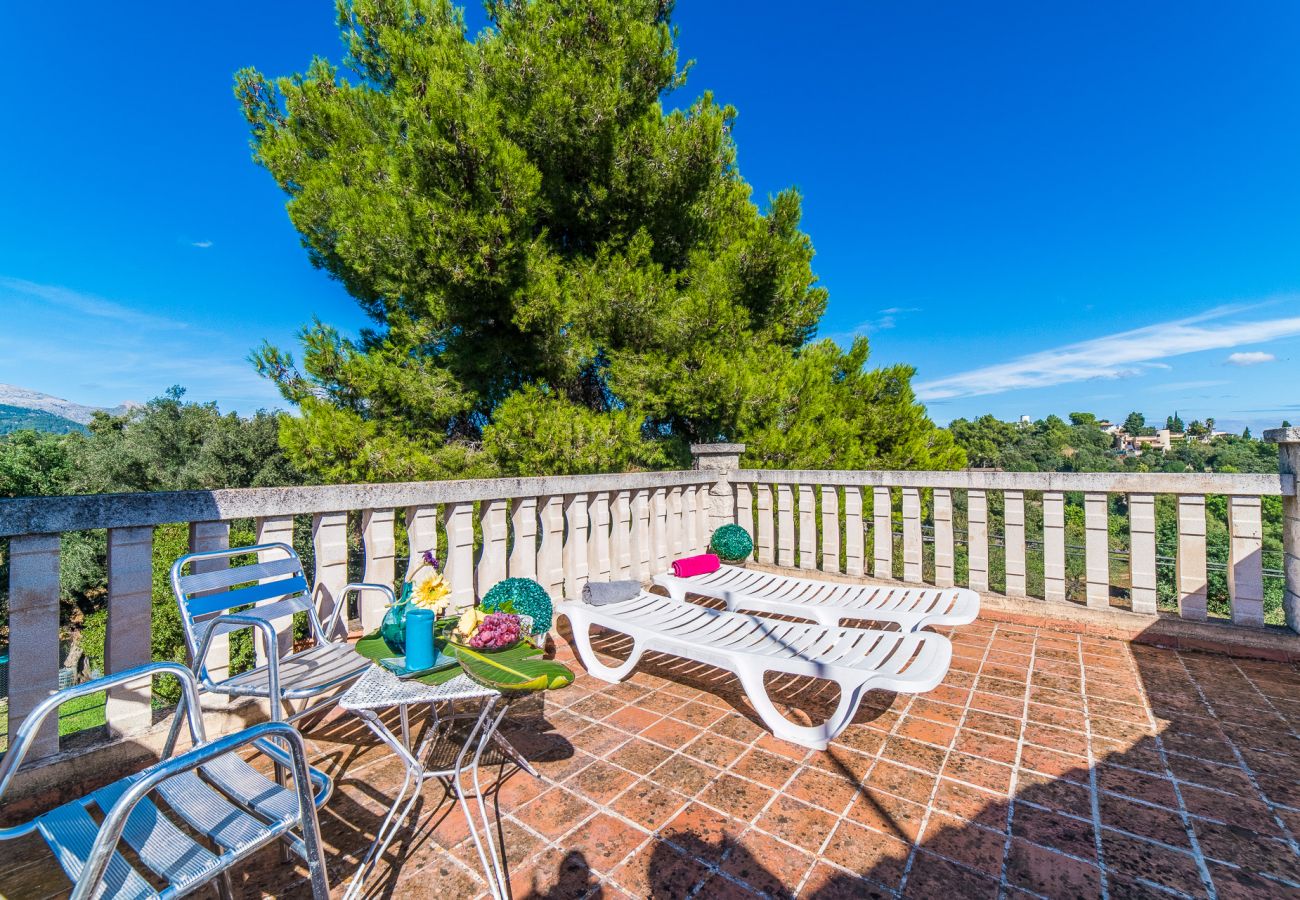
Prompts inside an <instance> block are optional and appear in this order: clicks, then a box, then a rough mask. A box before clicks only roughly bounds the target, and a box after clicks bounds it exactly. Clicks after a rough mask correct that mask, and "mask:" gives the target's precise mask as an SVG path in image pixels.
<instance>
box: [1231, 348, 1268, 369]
mask: <svg viewBox="0 0 1300 900" xmlns="http://www.w3.org/2000/svg"><path fill="white" fill-rule="evenodd" d="M1275 359H1277V357H1276V356H1274V355H1273V354H1272V353H1261V352H1260V351H1258V350H1251V351H1249V352H1246V353H1233V354H1230V355H1229V356H1228V364H1229V365H1233V366H1257V365H1259V364H1260V363H1266V362H1272V361H1273V360H1275Z"/></svg>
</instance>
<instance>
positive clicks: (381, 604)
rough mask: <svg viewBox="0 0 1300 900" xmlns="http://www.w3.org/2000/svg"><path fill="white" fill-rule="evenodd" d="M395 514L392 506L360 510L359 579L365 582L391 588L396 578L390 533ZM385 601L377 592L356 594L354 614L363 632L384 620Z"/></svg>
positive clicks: (392, 542) (395, 558)
mask: <svg viewBox="0 0 1300 900" xmlns="http://www.w3.org/2000/svg"><path fill="white" fill-rule="evenodd" d="M394 519H395V513H394V511H393V510H391V509H367V510H363V511H362V513H361V541H362V544H363V545H364V546H365V552H366V565H365V570H364V572H363V574H362V576H361V580H362V581H364V582H366V583H367V584H383V585H387V586H388V587H392V586H393V583H394V582H395V581H396V580H397V541H396V539H395V538H394V536H393V522H394ZM386 606H387V603H386V601H385V599H384V595H383V594H381V593H379V592H378V591H361V592H359V593H358V594H357V607H358V609H357V614H358V617H359V618H360V619H361V630H362V631H363V632H365V633H366V634H369V633H370V632H372V631H374V630H375V629H377V628H378V627H379V626H380V624H381V623H382V622H383V621H384V613H385V612H386V609H385V607H386Z"/></svg>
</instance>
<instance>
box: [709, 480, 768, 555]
mask: <svg viewBox="0 0 1300 900" xmlns="http://www.w3.org/2000/svg"><path fill="white" fill-rule="evenodd" d="M736 524H737V525H739V526H740V527H741V528H743V529H745V530H746V531H748V532H749V537H750V539H751V540H754V539H755V537H756V535H757V532H756V530H755V527H754V494H753V491H752V490H751V489H750V487H749V485H748V484H744V483H740V484H737V485H736ZM711 537H712V535H708V534H706V535H705V536H704V546H705V547H706V548H707V547H708V544H709V540H710V538H711ZM751 555H754V556H755V558H757V555H756V554H751Z"/></svg>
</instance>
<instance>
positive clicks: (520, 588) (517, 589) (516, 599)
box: [479, 578, 554, 634]
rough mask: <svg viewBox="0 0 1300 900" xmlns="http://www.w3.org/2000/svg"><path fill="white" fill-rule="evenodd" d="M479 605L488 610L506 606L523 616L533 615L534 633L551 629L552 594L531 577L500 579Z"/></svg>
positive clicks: (552, 615)
mask: <svg viewBox="0 0 1300 900" xmlns="http://www.w3.org/2000/svg"><path fill="white" fill-rule="evenodd" d="M479 606H481V607H483V609H485V610H487V611H488V612H492V611H493V610H497V609H502V608H505V609H507V610H508V611H510V612H514V613H516V614H518V615H521V616H532V617H533V631H532V633H533V634H544V633H546V632H547V631H550V630H551V620H552V618H553V617H554V608H553V607H552V606H551V598H550V595H549V594H547V593H546V588H544V587H542V586H541V585H540V584H538V583H537V582H536V581H533V580H532V579H531V578H507V579H506V580H505V581H498V582H497V583H496V584H494V585H492V587H491V588H490V589H489V590H488V592H487V593H486V594H484V595H483V600H482V601H481V602H480V603H479Z"/></svg>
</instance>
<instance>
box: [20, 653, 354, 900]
mask: <svg viewBox="0 0 1300 900" xmlns="http://www.w3.org/2000/svg"><path fill="white" fill-rule="evenodd" d="M158 674H170V675H174V676H175V677H176V678H177V679H178V680H179V681H180V683H181V689H182V693H181V702H180V706H179V707H178V708H177V710H176V713H175V715H176V718H177V719H178V720H179V719H180V718H181V716H182V715H184V717H185V720H186V721H187V722H188V723H189V729H190V738H191V740H192V741H193V747H192V748H191V749H190V750H188V751H187V752H185V753H182V754H179V755H176V756H171V755H170V751H168V752H167V753H165V754H164V758H163V759H162V761H161V762H158V763H155V764H154V765H152V766H149V767H148V768H146V769H144V770H143V771H140V772H137V773H135V774H134V775H129V776H127V777H126V778H123V779H121V780H119V781H115V782H114V783H112V784H110V785H108V786H107V787H104V788H100V789H99V790H97V791H95V792H93V793H91V794H89V795H88V796H85V797H81V798H79V799H77V800H73V801H71V802H69V803H65V804H63V805H61V806H58V807H56V808H54V809H52V810H50V811H49V812H47V813H44V814H43V815H40V816H37V817H36V818H34V819H32V820H30V821H28V822H25V823H23V824H21V825H16V826H12V827H10V828H3V829H0V840H9V839H12V838H16V837H20V836H22V835H26V834H30V833H33V832H35V833H38V834H39V835H40V836H41V837H42V838H43V839H44V840H45V843H46V844H47V845H48V846H49V848H50V850H51V851H53V853H54V856H55V858H56V859H57V860H58V863H59V865H60V866H61V867H62V868H63V871H64V872H65V873H66V874H67V876H68V878H70V879H71V880H72V882H73V885H74V886H73V889H72V895H71V896H72V900H88V898H92V897H95V898H98V897H112V898H128V900H143V898H171V897H180V896H183V895H185V894H188V893H191V892H192V891H194V890H196V889H198V888H200V887H202V886H203V885H206V884H208V883H210V882H213V881H215V882H216V885H215V886H216V888H217V891H218V893H219V894H220V895H221V896H222V897H223V898H231V897H233V887H232V884H231V881H230V869H231V868H232V867H233V866H235V865H236V864H237V863H239V862H240V861H241V860H243V859H245V858H246V857H248V856H249V855H251V854H252V853H254V852H256V851H257V850H259V849H260V848H262V847H264V846H266V845H267V844H269V843H272V842H275V841H279V842H281V843H282V844H284V845H286V846H287V849H288V850H289V851H290V852H293V853H296V854H297V855H298V856H300V857H301V858H302V859H304V860H305V861H306V863H307V867H308V870H309V872H310V882H311V891H312V895H313V896H314V897H316V898H317V900H325V898H328V897H329V879H328V876H327V874H326V870H325V860H324V857H323V855H322V847H321V838H320V826H319V823H318V822H317V819H316V810H317V808H318V807H319V806H322V805H323V804H324V803H325V802H326V801H327V800H328V799H329V796H330V793H331V791H332V790H333V783H332V782H331V781H330V778H329V776H327V775H325V774H324V773H322V772H319V771H317V770H315V769H313V768H311V767H310V766H308V765H307V752H306V748H305V746H304V744H303V739H302V735H300V734H298V732H297V731H296V730H294V728H293V726H292V725H289V724H287V723H285V722H263V723H261V724H258V725H254V726H252V727H251V728H247V729H245V730H243V731H241V732H239V733H238V734H232V735H229V736H227V737H222V738H217V739H216V740H214V741H208V740H207V736H206V734H205V733H204V729H203V714H202V711H201V710H200V709H199V697H198V687H197V684H196V680H195V677H194V674H193V673H192V672H190V671H189V670H188V669H186V668H185V667H184V666H182V665H179V664H177V663H153V664H150V665H146V666H139V667H138V668H135V669H130V670H128V671H126V672H121V673H118V674H116V675H110V676H108V677H107V678H100V679H96V680H94V681H88V682H86V683H84V684H80V685H77V686H76V687H72V688H68V689H67V690H63V691H60V692H58V693H57V694H53V695H51V696H49V697H47V698H46V699H44V700H42V701H41V702H40V703H39V704H37V706H36V708H35V709H33V710H32V712H31V714H30V715H29V716H28V717H27V718H26V719H24V720H23V724H22V726H21V727H20V728H19V729H18V732H17V734H16V735H15V736H14V739H13V742H12V743H11V744H10V746H9V752H8V753H6V754H5V757H4V760H3V762H0V797H3V795H4V792H5V790H6V789H7V788H8V787H9V785H10V783H11V782H12V780H13V777H14V774H15V773H16V772H17V771H18V769H19V767H20V766H21V765H22V762H23V757H24V756H26V754H27V750H28V747H29V745H30V744H31V740H32V737H33V735H34V734H35V732H36V730H37V729H38V728H39V727H40V726H41V723H42V722H43V721H44V720H45V719H46V717H47V716H49V714H50V713H52V712H55V711H56V710H57V709H58V708H59V706H61V705H62V704H64V703H67V702H68V701H69V700H75V699H76V698H78V697H84V696H86V695H87V694H93V693H95V692H98V691H104V690H107V689H108V688H111V687H116V686H118V685H121V684H126V683H129V682H132V681H134V680H135V679H138V678H141V677H146V676H151V675H158ZM274 741H280V742H282V743H283V745H284V747H286V748H287V750H286V749H282V748H281V747H280V746H277V745H276V743H274ZM249 749H253V750H257V751H260V752H261V753H262V754H265V755H266V756H269V757H270V758H271V759H272V760H273V761H274V763H275V765H276V766H277V767H279V768H281V769H282V770H286V771H288V772H290V773H292V775H293V785H292V787H283V786H281V785H279V784H276V783H275V782H274V781H272V780H271V779H269V778H267V777H266V776H265V775H263V774H262V773H261V772H259V771H258V770H257V769H255V768H254V767H253V766H252V765H250V764H249V761H247V760H246V759H245V758H244V757H245V756H246V755H247V754H246V752H243V751H247V750H249ZM92 809H96V810H98V815H97V816H92V815H91V810H92ZM178 823H183V824H184V825H185V826H186V828H185V829H182V828H181V827H180V824H178ZM194 835H199V836H201V839H196V838H195V836H194ZM124 845H125V846H124ZM126 847H129V848H130V849H131V851H132V853H131V857H130V859H128V857H127V856H126V855H124V854H123V852H122V850H124V849H125V848H126ZM160 885H161V886H160Z"/></svg>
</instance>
